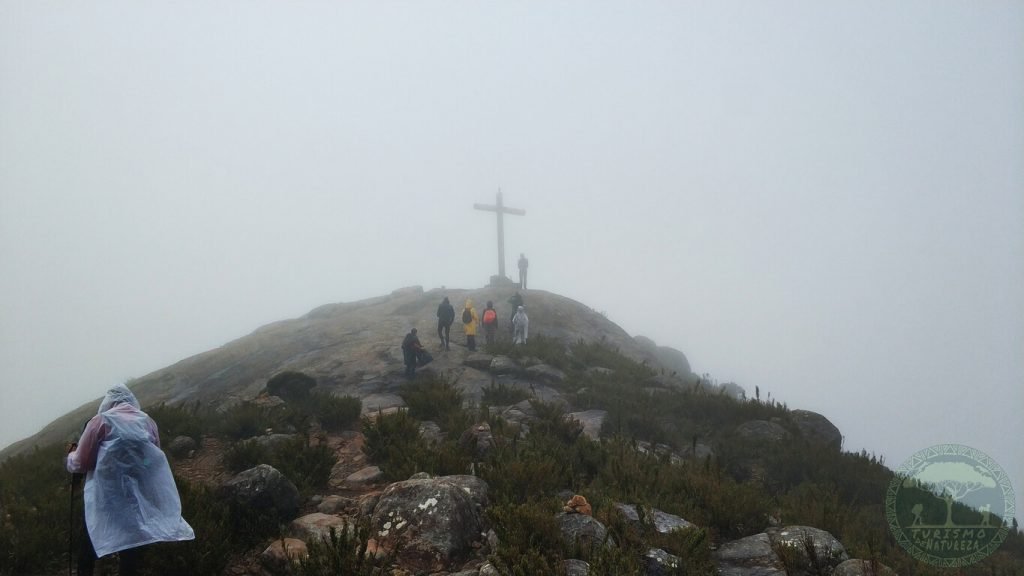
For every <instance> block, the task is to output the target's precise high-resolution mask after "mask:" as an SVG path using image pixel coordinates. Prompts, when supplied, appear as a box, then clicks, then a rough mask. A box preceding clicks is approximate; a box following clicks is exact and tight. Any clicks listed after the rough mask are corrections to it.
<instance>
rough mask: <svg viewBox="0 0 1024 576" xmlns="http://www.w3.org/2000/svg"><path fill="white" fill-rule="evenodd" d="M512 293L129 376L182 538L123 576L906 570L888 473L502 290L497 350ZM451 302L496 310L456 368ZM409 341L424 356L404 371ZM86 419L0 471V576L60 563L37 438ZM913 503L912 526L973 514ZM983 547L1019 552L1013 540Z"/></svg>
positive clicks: (395, 305) (50, 460)
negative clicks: (157, 441) (173, 486)
mask: <svg viewBox="0 0 1024 576" xmlns="http://www.w3.org/2000/svg"><path fill="white" fill-rule="evenodd" d="M514 294H515V290H514V289H513V288H509V287H502V286H497V287H490V288H484V289H479V290H456V289H435V290H430V291H424V290H423V289H422V288H420V287H411V288H403V289H400V290H396V291H394V292H393V293H391V294H390V295H388V296H383V297H379V298H372V299H368V300H363V301H360V302H353V303H343V304H331V305H327V306H322V307H320V308H317V309H315V310H313V311H311V312H310V313H308V314H306V315H305V316H303V317H301V318H297V319H293V320H285V321H281V322H276V323H274V324H270V325H268V326H264V327H262V328H260V329H258V330H256V331H255V332H253V333H252V334H249V335H248V336H244V337H242V338H239V339H237V340H235V341H232V342H229V343H227V344H225V345H224V346H221V347H219V348H217V349H215V350H211V351H209V352H205V353H203V354H199V355H196V356H193V357H191V358H187V359H185V360H182V361H180V362H178V363H176V364H174V365H172V366H168V367H166V368H163V369H161V370H158V371H156V372H153V373H152V374H149V375H147V376H145V377H143V378H140V379H138V380H136V381H133V382H132V383H130V385H131V387H132V389H133V390H134V392H135V394H136V395H137V397H138V398H139V400H140V402H141V403H142V405H143V408H144V409H145V410H146V411H147V412H149V413H150V414H151V415H152V416H153V418H154V419H155V420H156V421H157V423H158V425H159V426H160V430H161V437H162V445H163V446H164V448H165V450H166V451H167V453H168V454H169V455H170V458H171V464H172V467H173V470H174V473H175V477H176V481H177V483H178V484H177V485H178V489H179V492H180V493H181V500H182V514H183V516H184V517H185V518H186V519H187V520H188V521H189V522H190V523H191V524H192V525H193V527H194V528H195V532H196V534H197V538H196V540H194V541H191V542H188V543H179V544H175V545H160V544H158V545H154V546H152V547H151V548H150V550H148V551H147V553H146V557H147V558H148V563H149V565H148V566H147V568H146V573H147V574H152V575H156V576H164V575H168V576H170V575H175V576H177V575H180V574H195V575H206V574H209V575H215V576H225V575H227V576H287V575H311V574H316V575H321V574H323V575H327V574H357V575H360V576H362V575H368V574H383V573H386V574H393V575H395V576H412V575H421V574H424V575H425V574H430V575H436V576H443V575H448V576H452V575H457V576H484V575H494V574H498V575H504V574H539V575H546V574H578V575H593V576H610V575H620V574H640V575H645V576H656V575H663V574H664V575H667V574H690V575H707V576H712V575H716V576H718V575H729V576H761V575H772V574H778V575H782V574H790V575H807V576H813V575H820V576H833V575H840V574H842V575H846V574H865V575H867V574H885V575H886V576H894V575H895V574H899V573H904V574H910V573H929V572H927V570H922V565H921V564H920V563H919V562H917V561H916V560H914V559H912V558H911V557H910V556H909V555H907V554H905V553H903V552H902V551H901V550H900V549H898V548H897V546H896V543H895V542H893V541H892V540H891V539H887V538H886V536H885V535H886V534H887V530H888V525H887V519H886V515H885V514H884V512H883V510H882V506H883V504H882V503H883V498H884V494H885V493H886V490H887V488H888V487H889V486H890V485H891V482H892V479H893V478H894V475H893V473H892V472H891V471H890V470H888V469H887V468H885V467H884V465H882V463H881V462H880V461H879V460H878V459H876V458H875V457H874V456H873V455H868V454H866V453H861V454H853V453H846V452H843V451H842V433H841V432H840V431H839V430H838V429H837V428H836V427H835V426H834V425H833V424H832V423H831V422H830V421H829V420H828V418H826V417H825V416H823V415H821V414H817V413H814V412H810V411H806V410H790V409H789V408H788V407H787V406H785V405H784V404H779V403H777V402H775V401H771V400H768V401H761V400H760V399H758V398H746V397H745V396H744V395H743V393H742V389H739V388H738V387H737V386H736V385H735V384H730V385H727V386H718V385H716V384H714V383H711V382H709V381H708V380H709V379H701V378H697V377H696V376H695V375H694V374H693V373H692V371H691V368H690V364H689V361H688V360H687V358H686V356H685V355H684V354H683V353H682V352H681V351H678V350H674V349H671V348H668V347H666V346H661V345H658V344H657V343H655V342H653V341H652V340H650V339H648V338H644V337H632V336H630V335H629V334H627V333H626V332H625V331H624V330H622V329H621V328H620V327H618V326H616V325H615V324H614V323H612V322H610V321H609V320H608V319H607V318H605V317H604V316H603V315H602V314H600V313H597V312H595V311H594V310H592V309H590V308H588V307H586V306H584V305H583V304H580V303H578V302H575V301H573V300H571V299H568V298H565V297H562V296H559V295H556V294H551V293H548V292H543V291H535V290H531V291H529V292H523V293H522V297H523V299H524V303H525V306H526V309H527V311H528V313H529V315H530V335H529V339H528V341H527V342H525V343H513V342H512V338H511V334H510V330H509V328H510V327H509V319H510V317H511V315H512V305H511V303H510V302H509V300H510V299H511V298H512V297H513V295H514ZM444 297H448V298H449V299H450V301H451V303H452V304H453V306H454V308H455V310H456V319H455V323H454V325H453V328H452V331H451V339H452V342H451V349H450V350H446V349H445V348H444V346H443V345H442V343H441V341H440V340H439V338H438V336H437V334H436V326H437V318H436V311H437V308H438V304H439V303H440V302H441V300H442V299H443V298H444ZM467 299H468V300H472V302H473V305H474V307H475V309H476V311H477V315H478V316H482V310H483V309H484V306H485V305H486V302H487V301H493V302H494V304H495V307H496V308H497V310H498V319H499V320H498V322H499V325H498V328H497V330H496V335H495V342H494V343H493V344H486V340H487V339H486V337H485V335H484V331H483V330H479V331H478V336H477V344H478V346H477V349H476V350H470V349H468V347H467V345H466V335H465V331H464V329H463V327H462V323H461V322H460V316H461V310H462V308H463V305H464V303H465V302H466V301H467ZM414 327H415V328H417V329H418V332H419V339H420V342H421V344H422V345H423V347H424V348H425V349H426V350H427V351H429V352H430V353H431V354H432V355H433V360H432V361H429V362H425V363H424V364H423V365H421V366H418V367H417V369H416V370H415V372H414V373H413V375H412V376H411V377H410V376H409V375H408V374H407V373H406V372H405V366H404V355H403V353H402V350H401V342H402V340H403V338H404V336H405V335H406V334H407V333H408V332H409V331H410V330H411V329H412V328H414ZM95 410H96V403H95V402H90V403H88V404H86V405H85V406H83V407H82V408H80V409H79V410H77V411H75V412H73V413H71V414H69V415H66V416H64V417H62V418H60V419H58V420H57V421H55V422H54V423H52V424H51V425H49V426H47V427H46V428H45V429H44V430H43V431H42V432H40V433H39V434H37V435H36V436H34V437H32V438H29V439H27V440H25V441H23V442H21V443H19V444H17V445H14V446H11V447H9V448H8V449H7V450H5V452H4V453H3V454H2V457H3V460H2V461H0V488H3V489H0V549H4V550H5V551H8V550H9V551H10V552H9V553H8V554H6V555H0V575H2V574H8V573H10V574H22V573H26V574H28V573H32V574H46V575H56V574H57V573H59V572H60V571H61V570H62V568H63V567H64V566H63V564H64V562H61V561H60V560H62V559H67V557H66V556H65V557H63V558H61V556H60V555H59V554H55V553H54V552H53V550H52V546H50V545H48V544H46V543H47V542H50V541H54V542H56V541H59V542H61V543H64V542H67V541H68V540H69V537H71V539H73V537H72V536H73V535H72V534H69V533H68V532H70V531H71V528H67V529H65V530H66V531H65V532H64V533H59V531H60V530H62V529H64V528H62V527H63V526H65V525H67V526H71V525H73V524H74V523H72V524H66V523H65V522H64V521H66V519H67V514H68V508H67V507H66V504H67V502H68V500H67V499H66V498H63V497H61V498H53V497H52V496H53V494H55V493H57V492H59V491H61V490H62V489H66V475H65V473H64V471H63V469H62V467H61V459H60V455H61V453H62V446H61V444H62V443H63V442H64V441H66V440H69V439H73V438H74V436H75V435H76V434H77V433H78V431H79V429H80V427H81V423H82V422H83V421H84V420H86V419H87V418H88V417H90V416H92V415H93V414H95ZM32 447H37V448H39V449H38V450H30V449H29V448H32ZM15 454H17V457H11V456H12V455H15ZM9 486H14V487H15V488H13V489H10V488H8V487H9ZM919 498H920V499H919V500H918V505H919V506H920V510H919V511H920V514H921V516H922V517H928V518H940V517H941V518H940V519H945V518H946V516H945V515H946V514H947V513H953V515H954V516H955V517H956V518H957V520H958V521H969V520H971V516H970V515H971V514H972V513H974V512H973V511H971V510H970V509H966V508H958V509H956V510H955V511H953V510H952V509H951V508H947V506H948V503H947V502H946V501H944V500H943V499H941V498H939V497H937V496H934V495H932V496H928V495H927V494H926V493H922V494H921V495H919ZM72 502H74V495H72ZM936 514H937V515H936ZM979 520H980V518H979ZM78 525H80V524H78ZM55 527H56V528H55ZM54 530H57V531H58V533H57V534H54V533H52V532H53V531H54ZM35 543H41V544H40V545H38V546H37V545H35ZM1007 548H1009V549H1010V550H1024V543H1022V538H1021V536H1020V534H1019V533H1018V532H1016V531H1015V532H1013V534H1012V535H1011V536H1010V543H1009V545H1008V546H1007ZM1015 554H1016V555H1015ZM1022 558H1024V553H1021V554H1017V553H1016V552H1012V551H1011V552H1008V553H1005V554H1002V553H1000V554H993V556H992V559H991V561H988V562H989V564H980V565H979V566H981V568H979V570H980V571H978V572H973V573H969V574H970V576H975V574H977V575H979V576H980V574H1002V573H1006V574H1011V573H1015V572H1010V571H1007V568H1008V567H1010V566H1015V565H1017V564H1019V563H1020V561H1021V559H1022ZM107 560H109V559H107ZM108 564H109V562H108Z"/></svg>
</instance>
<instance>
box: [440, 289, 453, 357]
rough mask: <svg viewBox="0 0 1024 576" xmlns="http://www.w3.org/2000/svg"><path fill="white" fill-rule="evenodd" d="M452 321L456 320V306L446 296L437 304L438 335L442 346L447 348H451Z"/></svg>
mask: <svg viewBox="0 0 1024 576" xmlns="http://www.w3.org/2000/svg"><path fill="white" fill-rule="evenodd" d="M452 322H455V308H453V307H452V305H451V302H448V297H447V296H445V297H444V300H442V301H441V303H440V304H438V305H437V337H438V338H440V339H441V347H443V348H444V349H445V350H451V347H450V345H451V340H452Z"/></svg>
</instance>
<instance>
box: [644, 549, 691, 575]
mask: <svg viewBox="0 0 1024 576" xmlns="http://www.w3.org/2000/svg"><path fill="white" fill-rule="evenodd" d="M681 563H682V559H681V558H679V557H678V556H673V555H672V554H669V553H668V552H665V551H664V550H662V549H661V548H651V549H650V550H648V551H647V553H646V554H644V576H669V575H670V574H677V573H678V568H679V565H680V564H681Z"/></svg>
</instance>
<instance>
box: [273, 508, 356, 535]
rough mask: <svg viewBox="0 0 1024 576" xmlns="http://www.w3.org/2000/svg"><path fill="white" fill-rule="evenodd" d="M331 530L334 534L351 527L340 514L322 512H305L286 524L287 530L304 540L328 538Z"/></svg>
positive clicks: (348, 529) (349, 529)
mask: <svg viewBox="0 0 1024 576" xmlns="http://www.w3.org/2000/svg"><path fill="white" fill-rule="evenodd" d="M331 530H334V533H335V534H341V533H342V531H351V530H352V527H351V526H350V525H349V524H348V523H347V522H346V521H345V519H344V518H342V517H341V516H337V515H334V514H324V513H322V512H314V513H312V514H306V515H305V516H302V517H301V518H296V519H295V520H292V523H291V524H289V525H288V531H289V532H291V534H292V536H295V537H296V538H299V539H300V540H304V541H306V542H318V541H320V540H324V539H327V538H330V536H331Z"/></svg>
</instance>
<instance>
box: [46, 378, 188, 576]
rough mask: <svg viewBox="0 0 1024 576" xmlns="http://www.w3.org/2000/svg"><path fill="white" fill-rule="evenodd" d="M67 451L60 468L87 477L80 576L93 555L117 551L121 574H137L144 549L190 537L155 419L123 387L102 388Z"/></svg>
mask: <svg viewBox="0 0 1024 576" xmlns="http://www.w3.org/2000/svg"><path fill="white" fill-rule="evenodd" d="M68 448H69V450H68V455H67V460H66V466H67V470H68V472H71V473H72V474H83V473H84V474H85V490H84V494H85V525H86V538H83V542H82V547H81V550H80V552H79V556H78V574H79V576H92V573H93V568H94V566H95V563H96V559H97V558H102V557H103V556H107V555H109V554H113V553H115V552H117V553H118V562H119V570H118V574H121V575H122V576H134V575H136V574H138V573H139V563H140V559H141V555H142V547H143V546H145V545H147V544H152V543H154V542H177V541H181V540H192V539H194V538H195V533H194V532H193V531H192V527H191V526H189V525H188V523H187V522H185V519H184V518H182V517H181V499H180V498H179V496H178V488H177V486H175V485H174V476H173V475H172V474H171V467H170V465H169V464H168V463H167V457H166V456H165V455H164V453H163V451H162V450H161V449H160V433H159V432H158V431H157V426H156V422H154V421H153V419H152V418H150V417H149V416H148V415H147V414H146V413H145V412H143V411H142V408H141V407H140V406H139V401H138V400H137V399H136V398H135V395H134V394H132V392H131V390H129V389H128V387H127V386H125V385H124V384H118V385H116V386H114V387H113V388H111V389H110V390H108V391H107V394H106V396H104V398H103V401H102V402H100V407H99V410H98V411H97V413H96V416H94V417H93V418H92V420H89V423H88V424H86V425H85V430H83V431H82V437H81V438H80V439H79V440H78V442H77V443H73V444H71V445H70V446H69V447H68Z"/></svg>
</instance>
